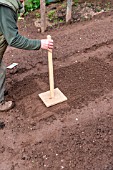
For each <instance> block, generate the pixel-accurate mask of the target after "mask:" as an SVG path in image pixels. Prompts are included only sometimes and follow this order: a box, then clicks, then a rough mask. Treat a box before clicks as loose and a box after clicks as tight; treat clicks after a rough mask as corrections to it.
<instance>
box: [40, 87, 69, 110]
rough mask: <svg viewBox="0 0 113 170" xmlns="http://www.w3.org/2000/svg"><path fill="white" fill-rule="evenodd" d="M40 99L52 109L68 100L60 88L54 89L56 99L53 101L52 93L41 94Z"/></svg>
mask: <svg viewBox="0 0 113 170" xmlns="http://www.w3.org/2000/svg"><path fill="white" fill-rule="evenodd" d="M39 97H40V98H41V100H42V101H43V102H44V104H45V105H46V107H50V106H53V105H55V104H58V103H61V102H64V101H66V100H67V97H66V96H65V95H64V94H63V93H62V92H61V91H60V90H59V89H58V88H56V89H54V97H53V98H52V99H51V98H50V91H47V92H44V93H41V94H39Z"/></svg>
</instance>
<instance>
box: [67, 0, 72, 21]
mask: <svg viewBox="0 0 113 170" xmlns="http://www.w3.org/2000/svg"><path fill="white" fill-rule="evenodd" d="M71 14H72V0H67V12H66V22H70V21H71Z"/></svg>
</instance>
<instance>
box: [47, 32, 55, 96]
mask: <svg viewBox="0 0 113 170" xmlns="http://www.w3.org/2000/svg"><path fill="white" fill-rule="evenodd" d="M47 39H49V40H50V39H51V36H50V35H48V36H47ZM48 67H49V85H50V98H53V97H54V76H53V60H52V50H51V49H49V50H48Z"/></svg>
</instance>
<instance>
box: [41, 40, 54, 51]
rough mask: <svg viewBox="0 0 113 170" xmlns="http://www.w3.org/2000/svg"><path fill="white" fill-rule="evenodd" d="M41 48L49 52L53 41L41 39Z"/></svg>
mask: <svg viewBox="0 0 113 170" xmlns="http://www.w3.org/2000/svg"><path fill="white" fill-rule="evenodd" d="M41 48H42V49H44V50H49V49H53V40H52V39H50V40H48V39H42V40H41Z"/></svg>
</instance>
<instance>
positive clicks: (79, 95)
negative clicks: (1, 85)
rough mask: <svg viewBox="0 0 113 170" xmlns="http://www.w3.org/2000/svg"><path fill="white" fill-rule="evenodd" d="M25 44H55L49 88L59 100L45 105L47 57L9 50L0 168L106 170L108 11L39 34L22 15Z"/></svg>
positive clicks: (112, 68) (111, 77)
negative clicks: (61, 98) (33, 41)
mask: <svg viewBox="0 0 113 170" xmlns="http://www.w3.org/2000/svg"><path fill="white" fill-rule="evenodd" d="M19 30H20V33H21V34H22V35H24V36H27V37H30V38H38V39H42V38H46V36H47V35H49V34H50V35H51V36H52V38H53V39H54V50H53V63H54V78H55V87H58V88H59V89H60V90H61V91H62V92H63V93H64V94H65V95H66V97H67V98H68V100H67V101H66V102H63V103H60V104H57V105H54V106H52V107H50V108H47V107H45V105H44V104H43V102H42V101H41V100H40V98H39V97H38V94H40V93H42V92H46V91H48V90H49V81H48V61H47V52H46V51H43V50H39V51H25V50H19V49H14V48H12V47H8V49H7V51H6V53H5V56H4V62H5V63H6V66H8V65H10V64H11V63H13V62H14V63H16V62H17V63H18V66H17V67H15V68H14V69H12V70H9V69H7V79H6V87H7V90H8V92H9V93H8V96H7V97H6V98H7V99H10V100H14V101H15V102H16V106H15V108H14V109H12V110H11V111H9V112H6V113H0V170H60V169H64V170H113V12H112V11H111V12H107V13H102V14H100V15H98V16H95V17H94V18H93V19H92V20H89V21H85V22H77V23H74V24H71V25H63V26H61V27H59V26H58V27H56V28H54V29H51V30H48V31H47V32H45V33H43V34H41V33H38V31H37V29H36V27H34V21H31V19H30V18H29V17H27V18H25V21H24V22H23V21H20V22H19Z"/></svg>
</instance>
